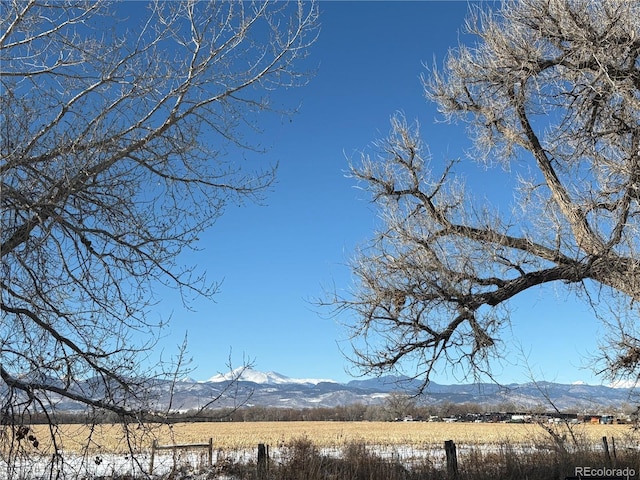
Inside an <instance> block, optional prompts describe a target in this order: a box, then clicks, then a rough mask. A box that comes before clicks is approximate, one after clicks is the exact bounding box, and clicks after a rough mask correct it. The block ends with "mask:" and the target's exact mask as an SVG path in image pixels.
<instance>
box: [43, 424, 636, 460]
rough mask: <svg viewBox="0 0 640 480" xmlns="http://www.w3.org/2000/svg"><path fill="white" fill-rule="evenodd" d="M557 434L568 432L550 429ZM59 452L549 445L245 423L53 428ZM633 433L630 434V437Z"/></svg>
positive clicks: (463, 427)
mask: <svg viewBox="0 0 640 480" xmlns="http://www.w3.org/2000/svg"><path fill="white" fill-rule="evenodd" d="M572 429H573V432H574V434H575V435H576V437H577V438H578V440H579V441H580V442H581V443H583V444H585V445H586V444H595V443H599V442H601V441H602V437H603V436H607V437H615V439H616V442H617V443H618V444H620V445H625V444H631V443H632V442H635V443H636V444H637V440H638V438H637V434H634V433H633V432H632V430H631V428H630V426H628V425H590V424H584V425H575V426H573V427H572ZM556 430H557V431H558V433H559V434H560V435H567V437H569V433H568V431H567V430H566V428H562V427H556ZM32 431H33V433H34V434H35V436H36V437H38V439H39V440H40V446H39V451H40V452H43V451H47V450H49V451H50V448H51V445H50V444H49V443H48V442H47V436H48V435H47V433H46V429H45V427H43V426H36V427H34V428H33V430H32ZM59 433H60V438H61V441H62V445H59V448H60V447H61V448H62V449H64V450H65V451H67V452H69V451H80V450H81V449H83V448H85V446H86V445H89V449H88V450H89V451H90V452H101V453H124V452H127V451H128V450H129V443H128V442H131V445H132V446H133V449H134V451H144V450H147V449H149V447H150V446H151V442H152V440H153V438H157V439H158V443H159V444H162V445H168V444H188V443H203V442H207V441H208V439H209V438H213V445H214V448H215V449H222V450H240V449H249V448H255V447H256V445H257V444H258V443H265V444H267V445H272V446H282V445H288V444H291V443H292V442H293V441H295V440H297V439H301V438H306V439H308V440H310V441H311V442H312V443H313V444H315V445H316V446H318V447H320V448H324V447H341V446H344V445H346V444H349V443H352V442H359V443H363V444H366V445H379V446H411V447H424V446H428V445H442V444H443V443H444V441H445V440H454V441H455V442H456V444H458V445H499V444H503V445H505V444H509V445H544V444H548V443H550V442H551V436H550V435H549V433H547V432H545V430H544V429H543V428H542V427H541V426H539V425H536V424H509V423H422V422H398V423H386V422H246V423H179V424H174V425H171V426H166V425H163V426H152V427H151V428H150V430H146V429H136V428H135V427H134V428H133V429H132V435H131V436H130V437H129V438H128V439H127V438H126V437H125V436H124V435H123V431H122V428H121V427H120V426H118V425H98V426H96V427H94V428H93V429H90V428H89V427H86V426H83V425H61V426H59ZM634 435H636V436H635V437H634Z"/></svg>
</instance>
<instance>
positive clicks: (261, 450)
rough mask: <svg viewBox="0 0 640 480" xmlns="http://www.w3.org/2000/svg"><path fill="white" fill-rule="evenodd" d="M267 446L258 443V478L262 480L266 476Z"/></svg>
mask: <svg viewBox="0 0 640 480" xmlns="http://www.w3.org/2000/svg"><path fill="white" fill-rule="evenodd" d="M267 448H268V447H265V444H264V443H259V444H258V480H264V479H265V478H266V477H267V462H268V460H269V459H268V458H267Z"/></svg>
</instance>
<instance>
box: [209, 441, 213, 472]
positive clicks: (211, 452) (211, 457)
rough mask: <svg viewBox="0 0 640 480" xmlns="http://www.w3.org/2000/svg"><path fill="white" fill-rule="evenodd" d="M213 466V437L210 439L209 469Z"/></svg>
mask: <svg viewBox="0 0 640 480" xmlns="http://www.w3.org/2000/svg"><path fill="white" fill-rule="evenodd" d="M212 466H213V437H209V468H211V467H212Z"/></svg>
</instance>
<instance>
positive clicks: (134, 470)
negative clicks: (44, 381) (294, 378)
mask: <svg viewBox="0 0 640 480" xmlns="http://www.w3.org/2000/svg"><path fill="white" fill-rule="evenodd" d="M479 448H480V449H481V450H482V452H483V453H497V452H500V451H501V450H503V449H504V448H505V447H504V445H502V446H500V445H483V446H481V447H478V446H474V447H470V446H465V445H457V451H458V458H459V461H464V458H465V456H467V455H468V454H469V453H471V451H477V450H478V449H479ZM509 448H510V452H513V453H516V454H517V453H524V452H532V451H534V450H539V449H540V447H537V446H526V445H521V446H513V447H509ZM367 449H368V450H369V451H370V452H372V453H374V454H375V455H377V456H379V457H381V458H386V459H390V460H395V461H398V462H400V463H401V464H403V465H404V466H407V467H409V466H411V465H415V464H418V463H423V462H427V463H430V464H431V465H432V466H434V467H436V468H438V467H442V466H444V464H445V453H444V450H443V448H442V446H435V445H434V446H432V445H425V446H424V447H416V446H382V445H378V446H368V447H367ZM289 452H290V451H289V450H288V449H287V448H286V447H283V448H274V447H272V448H271V449H270V452H269V457H270V462H272V464H277V463H279V462H284V461H285V460H286V459H287V455H288V453H289ZM320 454H322V455H326V456H329V457H335V458H338V457H340V456H341V455H342V454H343V449H342V448H341V447H334V448H323V449H320ZM255 460H256V450H255V449H252V450H235V451H222V450H218V451H216V450H214V451H213V458H212V463H213V465H214V466H215V465H218V466H220V465H224V464H229V463H251V462H255ZM150 464H151V456H150V453H149V452H143V453H140V454H139V455H136V456H135V458H132V457H131V456H130V455H123V454H121V455H101V456H100V457H93V458H83V457H80V456H73V455H71V456H67V457H65V461H64V462H63V466H64V472H65V474H64V476H61V477H58V478H60V479H61V480H71V479H74V480H75V479H100V478H109V477H111V476H125V475H130V476H133V477H136V476H139V477H144V474H148V473H149V469H150ZM208 464H209V459H208V453H207V451H206V450H205V451H202V450H194V451H188V450H187V451H185V450H180V451H176V452H175V453H174V452H172V451H165V452H156V454H155V457H154V466H153V477H155V478H162V476H164V475H166V474H168V473H170V472H172V471H174V472H175V471H178V472H180V473H179V474H178V475H176V476H175V477H174V478H178V479H185V480H187V479H189V480H199V479H205V478H211V476H210V475H211V470H210V469H208V468H207V467H208ZM59 466H62V464H61V463H60V464H59ZM50 469H51V458H50V457H41V458H34V457H31V458H25V459H23V461H22V462H21V463H19V464H18V465H16V469H15V471H14V472H8V471H7V466H6V464H2V462H0V480H8V479H12V480H13V479H33V480H40V479H48V478H50V477H51V475H50V473H51V470H50ZM205 469H207V470H208V472H209V473H208V474H199V473H198V472H202V471H204V470H205ZM12 473H13V474H12ZM54 477H55V475H54ZM216 478H218V479H219V480H233V479H231V478H230V477H225V476H223V475H222V476H219V477H216Z"/></svg>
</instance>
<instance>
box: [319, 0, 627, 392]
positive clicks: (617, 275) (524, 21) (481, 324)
mask: <svg viewBox="0 0 640 480" xmlns="http://www.w3.org/2000/svg"><path fill="white" fill-rule="evenodd" d="M481 8H482V7H481ZM481 8H478V9H475V10H473V11H472V12H471V13H470V17H469V21H468V23H467V28H468V31H469V32H470V33H471V34H473V35H475V36H476V37H475V38H476V39H477V43H476V44H475V45H474V46H465V45H460V46H459V47H458V48H457V49H455V50H452V51H450V53H449V55H448V58H447V59H446V62H445V63H444V67H443V68H442V69H439V68H436V67H434V69H433V70H432V73H431V74H429V75H428V76H425V77H424V78H423V84H424V88H425V92H426V96H427V98H428V99H429V100H432V101H435V102H436V103H437V106H438V107H439V110H440V112H441V113H442V114H443V115H444V117H445V119H446V120H448V121H462V122H465V123H466V124H467V125H468V129H469V134H470V138H471V140H472V145H473V148H472V149H470V151H469V152H468V153H469V155H468V156H469V159H471V160H475V161H477V162H481V163H482V164H483V167H485V169H484V170H483V172H484V174H485V175H491V172H492V170H491V167H493V166H503V167H504V168H505V169H506V171H508V172H511V173H512V174H513V175H514V176H517V177H518V182H517V187H516V189H515V191H514V195H513V198H514V199H515V200H514V202H513V204H512V205H510V206H505V205H504V204H503V205H500V208H498V207H496V206H492V205H491V204H489V203H488V202H487V201H486V200H483V197H482V195H476V196H472V194H471V192H470V191H469V188H467V187H466V186H465V182H464V179H463V178H462V177H461V176H458V175H456V173H455V171H456V169H457V168H459V167H460V166H464V163H465V162H466V161H467V160H460V161H452V162H448V161H447V162H439V161H435V160H433V159H432V158H431V157H430V155H429V154H428V153H427V150H426V148H425V147H424V145H423V143H422V141H421V135H420V133H419V128H418V125H417V123H416V124H410V123H409V122H407V121H406V120H405V119H404V117H403V116H402V115H400V114H398V115H395V116H394V117H393V118H392V129H391V134H390V136H389V137H388V138H387V139H385V140H382V141H379V142H377V143H376V144H375V149H376V151H375V152H374V153H370V154H367V153H366V152H365V153H363V154H362V155H361V158H359V159H358V161H354V162H352V174H353V176H354V177H355V178H356V179H358V180H359V181H361V183H362V184H363V185H364V187H365V188H366V189H367V190H369V191H370V192H371V194H372V196H373V201H374V202H375V203H376V204H377V206H378V207H379V210H380V212H381V215H380V216H381V218H382V221H383V224H384V225H383V228H381V229H380V231H379V232H378V233H377V234H376V236H375V238H373V240H372V241H371V243H370V244H369V245H367V246H366V247H365V248H362V249H361V251H359V252H358V254H357V255H356V257H355V259H354V260H353V262H352V270H353V272H354V273H355V277H356V286H355V289H354V291H353V292H352V293H351V294H349V295H348V296H338V297H337V298H334V299H332V301H331V303H332V304H333V305H334V306H337V309H338V312H340V311H343V310H347V311H348V312H349V313H351V314H352V315H353V317H354V318H355V320H353V321H351V322H350V323H349V324H348V325H349V326H350V327H351V328H352V334H353V337H352V338H353V344H354V351H355V356H354V358H353V360H354V361H355V362H356V364H357V365H358V366H359V367H361V368H362V369H364V371H365V372H366V373H372V372H373V373H381V372H384V371H386V370H389V369H393V368H396V367H400V366H405V367H406V366H409V367H411V368H415V374H416V376H420V377H421V378H423V379H424V381H425V385H426V383H427V382H428V378H429V375H430V374H431V373H432V371H433V369H434V368H436V365H442V366H443V367H444V366H445V365H448V366H449V367H451V366H457V367H459V368H460V369H461V371H462V372H464V373H465V374H467V373H474V374H478V373H482V372H484V373H488V374H490V366H491V359H492V358H495V356H499V355H500V352H501V349H500V348H499V345H500V343H499V338H500V331H501V328H502V327H504V326H505V324H507V322H508V321H509V311H508V308H507V307H508V305H509V301H510V300H512V299H514V298H516V297H517V296H518V295H519V294H521V293H522V292H525V291H527V290H529V289H532V288H534V287H536V286H539V285H543V284H549V283H552V282H556V283H559V284H560V285H563V284H564V285H567V286H569V287H570V288H572V289H574V291H575V292H577V293H581V294H584V296H585V299H586V301H588V302H591V303H592V304H593V305H594V306H596V304H597V303H599V302H600V301H606V300H607V299H612V301H610V302H607V303H608V304H609V305H615V308H614V310H613V312H614V314H615V315H616V317H615V318H617V319H626V321H623V322H622V324H623V325H624V326H625V327H626V328H629V326H630V323H631V325H632V324H633V323H634V322H637V319H638V313H639V311H638V302H639V301H640V228H639V227H640V204H639V202H640V4H639V3H638V2H636V1H628V0H609V1H600V2H592V1H588V0H577V1H574V0H522V1H507V2H504V3H503V4H502V5H501V7H500V8H499V10H498V11H491V10H484V11H483V10H482V9H481ZM596 308H597V311H598V313H599V314H602V315H603V317H605V316H606V315H604V310H603V309H602V308H600V307H596ZM609 318H611V317H609ZM629 321H631V322H629ZM615 324H616V322H613V326H614V327H616V326H617V325H615ZM618 333H622V334H623V335H622V337H621V336H619V335H618V336H616V338H615V340H614V342H613V343H614V344H613V345H609V346H612V347H613V348H611V349H608V350H606V352H608V353H607V354H605V364H606V365H605V366H606V367H607V368H608V372H609V373H612V374H619V373H629V371H630V372H637V371H638V370H637V367H638V361H639V360H640V340H638V337H637V336H633V335H631V334H630V333H629V332H628V331H623V332H620V331H619V332H618ZM607 355H608V356H607ZM449 367H448V368H449ZM627 367H628V371H626V372H623V370H624V369H625V368H627Z"/></svg>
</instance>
